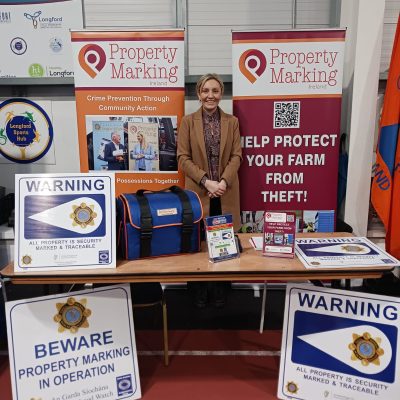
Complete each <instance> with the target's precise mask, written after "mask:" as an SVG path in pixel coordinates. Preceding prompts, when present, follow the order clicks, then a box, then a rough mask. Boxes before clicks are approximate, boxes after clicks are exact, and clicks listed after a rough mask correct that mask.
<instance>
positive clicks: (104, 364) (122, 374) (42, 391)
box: [6, 285, 141, 400]
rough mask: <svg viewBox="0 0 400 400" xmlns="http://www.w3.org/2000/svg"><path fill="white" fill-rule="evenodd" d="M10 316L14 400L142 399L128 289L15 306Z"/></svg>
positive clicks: (14, 303) (27, 301) (22, 302)
mask: <svg viewBox="0 0 400 400" xmlns="http://www.w3.org/2000/svg"><path fill="white" fill-rule="evenodd" d="M115 310H118V312H115ZM6 314H7V333H8V349H9V356H10V372H11V382H12V393H13V399H14V400H23V399H54V400H55V399H76V400H84V399H85V400H88V399H132V400H133V399H138V398H140V397H141V389H140V381H139V371H138V363H137V352H136V343H135V329H134V324H133V315H132V303H131V293H130V287H129V285H118V286H109V287H102V288H97V289H93V290H83V291H79V292H73V293H68V294H57V295H53V296H46V297H37V298H34V299H24V300H18V301H11V302H7V303H6ZM105 316H107V317H106V318H105ZM27 330H29V334H27Z"/></svg>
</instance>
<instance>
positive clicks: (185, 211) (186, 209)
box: [170, 186, 194, 253]
mask: <svg viewBox="0 0 400 400" xmlns="http://www.w3.org/2000/svg"><path fill="white" fill-rule="evenodd" d="M170 190H171V192H172V193H175V194H176V195H177V196H178V197H179V200H180V201H181V204H182V235H181V252H182V253H189V252H190V249H191V247H192V246H191V241H192V240H191V239H192V233H193V221H194V215H193V208H192V204H191V203H190V199H189V196H188V195H187V193H186V192H185V191H184V190H183V189H181V188H180V187H179V186H171V187H170Z"/></svg>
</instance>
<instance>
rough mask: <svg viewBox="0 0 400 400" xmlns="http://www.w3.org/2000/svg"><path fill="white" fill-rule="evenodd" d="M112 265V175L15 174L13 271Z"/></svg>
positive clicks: (113, 256)
mask: <svg viewBox="0 0 400 400" xmlns="http://www.w3.org/2000/svg"><path fill="white" fill-rule="evenodd" d="M115 266H116V236H115V194H114V175H113V174H109V173H103V174H100V173H99V174H37V175H35V174H31V175H16V176H15V246H14V269H15V271H17V272H26V271H50V270H51V271H53V270H54V271H56V270H69V269H71V270H73V269H89V268H115Z"/></svg>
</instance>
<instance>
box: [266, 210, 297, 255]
mask: <svg viewBox="0 0 400 400" xmlns="http://www.w3.org/2000/svg"><path fill="white" fill-rule="evenodd" d="M295 233H296V214H295V213H294V212H275V211H266V212H265V215H264V242H263V255H265V256H271V257H287V258H293V257H294V237H295Z"/></svg>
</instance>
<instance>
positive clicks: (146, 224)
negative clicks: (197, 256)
mask: <svg viewBox="0 0 400 400" xmlns="http://www.w3.org/2000/svg"><path fill="white" fill-rule="evenodd" d="M168 191H170V192H172V193H174V194H176V195H177V196H178V198H179V200H180V202H181V205H182V234H181V253H189V252H190V249H191V247H192V246H191V241H192V240H191V239H192V233H193V221H194V214H193V208H192V205H191V203H190V199H189V196H188V195H187V193H186V192H185V191H184V190H183V189H182V188H180V187H179V186H171V187H169V188H167V189H162V190H159V191H147V190H144V189H140V190H138V191H137V192H136V198H137V200H138V203H139V208H140V227H141V231H140V256H141V257H146V256H147V257H148V256H150V255H151V237H152V231H153V221H152V218H151V212H150V206H149V201H148V200H147V198H146V196H145V195H144V192H149V193H167V192H168ZM143 246H146V248H145V249H144V247H143ZM142 253H143V255H142Z"/></svg>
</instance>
